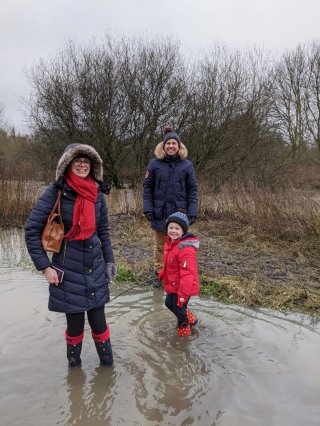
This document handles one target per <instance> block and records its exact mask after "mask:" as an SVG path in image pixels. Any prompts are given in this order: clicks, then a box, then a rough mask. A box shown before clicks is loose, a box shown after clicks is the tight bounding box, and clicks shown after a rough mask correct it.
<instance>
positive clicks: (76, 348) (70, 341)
mask: <svg viewBox="0 0 320 426" xmlns="http://www.w3.org/2000/svg"><path fill="white" fill-rule="evenodd" d="M83 335H84V330H83V332H82V333H81V334H80V335H79V336H75V337H71V336H69V335H68V330H66V342H67V358H68V360H69V367H75V366H76V365H79V364H81V358H80V355H81V349H82V340H83Z"/></svg>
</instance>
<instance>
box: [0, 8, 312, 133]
mask: <svg viewBox="0 0 320 426" xmlns="http://www.w3.org/2000/svg"><path fill="white" fill-rule="evenodd" d="M106 33H111V34H112V33H115V34H116V35H123V34H124V35H126V36H127V37H132V36H134V35H141V34H143V35H144V36H147V37H149V36H150V37H152V36H154V35H161V36H172V37H173V38H174V39H175V40H179V41H180V42H181V45H182V49H183V51H185V52H189V53H192V54H195V55H196V54H197V52H198V51H199V50H200V49H205V48H206V47H208V46H210V45H212V44H213V43H214V42H215V41H219V42H223V43H225V44H226V45H227V46H230V47H236V48H240V49H244V48H247V47H252V46H260V47H262V48H264V49H268V50H272V51H274V52H281V51H284V50H286V49H290V48H294V47H295V46H297V44H299V43H305V42H308V41H311V40H319V39H320V0H304V1H301V0H0V104H2V105H3V106H4V107H5V117H6V118H7V120H8V121H9V123H10V124H11V125H14V126H15V127H16V128H17V129H18V130H20V131H22V132H24V131H25V129H26V127H25V124H24V117H23V113H22V111H21V109H22V106H21V104H20V100H19V99H20V98H21V96H26V95H27V94H28V92H29V90H30V88H29V86H28V82H27V80H26V77H25V74H24V69H25V68H26V67H28V66H30V65H31V64H32V63H33V62H34V61H36V60H37V59H39V58H40V57H43V58H48V57H50V56H54V55H55V53H56V52H57V51H58V50H59V49H60V48H62V47H63V46H64V45H65V42H66V40H68V39H71V40H74V41H76V42H80V43H85V42H86V41H90V40H91V39H92V38H93V37H96V38H98V39H100V38H101V39H102V38H103V36H104V35H105V34H106Z"/></svg>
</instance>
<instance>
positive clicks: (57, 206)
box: [48, 189, 61, 222]
mask: <svg viewBox="0 0 320 426" xmlns="http://www.w3.org/2000/svg"><path fill="white" fill-rule="evenodd" d="M60 198H61V189H59V190H58V196H57V199H56V202H55V203H54V206H53V209H52V210H51V213H50V214H49V217H48V222H49V220H50V219H51V217H52V215H54V214H55V211H56V210H57V208H58V215H59V216H61V214H60Z"/></svg>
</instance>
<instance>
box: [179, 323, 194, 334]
mask: <svg viewBox="0 0 320 426" xmlns="http://www.w3.org/2000/svg"><path fill="white" fill-rule="evenodd" d="M177 333H178V336H190V335H191V331H190V324H187V323H186V322H184V323H182V324H181V325H180V326H179V325H177Z"/></svg>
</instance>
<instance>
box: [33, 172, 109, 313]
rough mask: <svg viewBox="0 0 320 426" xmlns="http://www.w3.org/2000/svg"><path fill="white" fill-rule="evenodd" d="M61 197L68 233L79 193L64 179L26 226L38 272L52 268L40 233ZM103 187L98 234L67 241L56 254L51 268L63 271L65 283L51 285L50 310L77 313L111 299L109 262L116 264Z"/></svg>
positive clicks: (98, 204) (43, 197) (45, 196)
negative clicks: (108, 272) (107, 273)
mask: <svg viewBox="0 0 320 426" xmlns="http://www.w3.org/2000/svg"><path fill="white" fill-rule="evenodd" d="M59 188H60V189H61V190H62V194H61V214H62V219H63V223H64V227H65V234H66V233H67V232H68V231H69V229H70V228H71V226H72V215H73V208H74V204H75V200H76V197H77V194H76V193H75V192H74V191H73V190H72V189H71V188H70V187H68V185H67V183H66V182H65V180H64V179H63V178H60V179H58V181H56V182H55V184H53V185H51V186H49V187H48V188H47V189H46V190H45V191H44V193H43V194H42V195H41V196H40V198H39V199H38V201H37V203H36V205H35V207H34V208H33V209H32V211H31V213H30V216H29V218H28V221H27V223H26V227H25V238H26V244H27V248H28V251H29V254H30V256H31V258H32V260H33V262H34V264H35V266H36V268H37V269H38V270H43V269H45V268H47V267H48V266H50V260H49V258H48V256H47V253H46V251H45V250H44V249H43V248H42V245H41V232H42V230H43V228H44V226H45V224H46V222H47V218H48V215H49V214H50V212H51V210H52V208H53V206H54V203H55V201H56V198H57V195H58V189H59ZM103 191H104V188H103V184H99V191H98V198H97V201H96V203H95V214H96V232H95V233H94V234H93V235H92V237H91V238H89V239H87V240H83V241H77V240H76V241H69V240H68V239H64V240H63V243H62V246H61V250H60V253H54V254H53V257H52V263H51V264H52V265H54V266H57V267H58V268H60V269H62V270H63V271H64V278H63V281H62V283H60V284H59V285H58V286H56V285H53V284H51V285H49V292H50V296H49V310H51V311H56V312H66V313H72V312H73V313H76V312H83V311H87V310H89V309H92V308H96V307H99V306H102V305H104V304H105V303H107V302H108V301H109V299H110V296H109V288H108V282H107V276H106V263H107V262H112V263H114V258H113V254H112V248H111V242H110V236H109V225H108V213H107V206H106V201H105V196H104V193H103Z"/></svg>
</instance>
